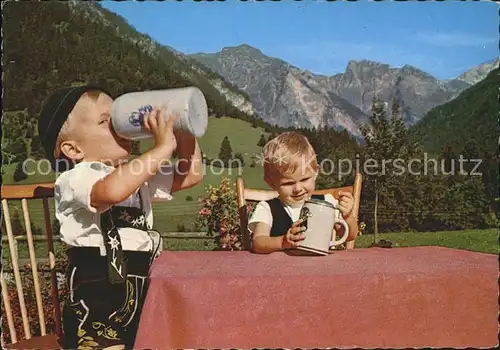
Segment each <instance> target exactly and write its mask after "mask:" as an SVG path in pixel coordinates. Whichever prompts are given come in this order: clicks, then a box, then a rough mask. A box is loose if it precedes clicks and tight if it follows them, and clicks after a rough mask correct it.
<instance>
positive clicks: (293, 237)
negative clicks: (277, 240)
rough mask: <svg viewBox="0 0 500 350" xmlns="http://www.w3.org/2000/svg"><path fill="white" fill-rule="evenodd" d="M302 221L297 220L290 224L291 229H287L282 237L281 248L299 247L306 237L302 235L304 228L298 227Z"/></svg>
mask: <svg viewBox="0 0 500 350" xmlns="http://www.w3.org/2000/svg"><path fill="white" fill-rule="evenodd" d="M303 221H304V220H302V219H299V220H297V221H295V222H294V223H293V224H292V227H290V228H289V229H288V231H287V232H286V235H285V236H283V245H282V246H283V248H284V249H288V248H296V247H298V246H299V245H300V242H301V241H303V240H304V239H305V238H306V237H305V236H304V235H303V234H302V232H304V231H305V230H306V228H305V227H304V226H300V224H302V222H303Z"/></svg>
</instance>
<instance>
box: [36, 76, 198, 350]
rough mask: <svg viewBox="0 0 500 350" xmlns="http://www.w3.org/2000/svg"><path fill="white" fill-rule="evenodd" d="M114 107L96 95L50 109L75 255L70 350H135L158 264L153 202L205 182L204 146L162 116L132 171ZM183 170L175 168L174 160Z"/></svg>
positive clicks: (81, 94)
mask: <svg viewBox="0 0 500 350" xmlns="http://www.w3.org/2000/svg"><path fill="white" fill-rule="evenodd" d="M112 102H113V99H112V98H111V97H110V95H109V94H107V93H106V92H105V91H104V90H103V89H101V88H99V87H92V86H80V87H66V88H62V89H59V90H57V91H55V92H54V93H53V94H52V95H51V96H49V98H48V99H47V101H46V102H45V103H44V106H43V108H42V111H41V114H40V119H39V125H38V130H39V135H40V136H41V138H42V142H43V146H44V148H45V151H46V153H47V157H48V159H49V160H51V162H52V166H53V168H54V170H55V171H56V172H57V173H59V171H61V170H65V171H64V172H62V173H61V174H60V175H59V176H58V177H57V179H56V182H55V188H54V197H55V215H56V217H57V219H58V220H59V222H60V234H61V238H62V241H63V242H65V243H66V244H67V246H68V249H67V256H68V271H67V281H68V287H69V300H68V301H67V303H66V305H64V309H63V325H64V347H65V348H71V349H75V348H89V347H90V348H100V349H102V348H107V347H110V348H124V347H126V348H131V347H132V346H133V344H134V339H135V335H136V331H137V327H138V320H139V316H140V313H141V308H142V304H143V301H144V297H145V293H146V288H147V276H148V270H149V266H150V264H151V262H152V260H153V259H154V258H155V257H156V256H157V255H158V252H159V251H160V250H161V248H162V247H161V245H162V242H161V238H160V236H159V234H158V232H156V231H154V230H152V227H153V214H152V201H153V200H169V199H171V194H172V193H173V192H175V191H179V190H182V189H185V188H188V187H191V186H194V185H196V184H198V183H199V182H200V181H201V179H202V174H201V169H202V168H201V154H200V150H199V147H198V143H197V141H196V139H195V138H194V137H193V136H191V135H189V134H187V133H181V132H177V131H174V130H173V123H174V121H175V117H172V118H170V119H169V120H168V121H165V118H164V115H163V113H162V112H160V111H159V110H158V109H155V110H153V111H152V112H151V113H150V114H149V115H148V116H147V117H146V118H145V125H144V127H145V129H146V130H148V131H149V132H151V133H152V135H153V137H154V141H155V144H154V147H153V148H152V149H151V150H149V151H148V152H146V153H144V154H142V155H141V156H139V157H137V158H136V159H134V160H132V161H130V162H127V159H128V157H129V156H130V151H131V142H130V141H129V140H125V139H122V138H120V137H118V136H117V135H116V134H115V132H114V131H113V128H112V124H111V121H110V108H111V104H112ZM176 150H177V152H178V155H179V160H180V162H179V165H178V166H177V167H176V169H175V170H173V169H172V166H167V165H166V164H165V163H167V162H169V161H170V159H171V157H172V154H173V152H174V151H176Z"/></svg>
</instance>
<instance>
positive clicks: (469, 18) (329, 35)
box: [101, 0, 499, 79]
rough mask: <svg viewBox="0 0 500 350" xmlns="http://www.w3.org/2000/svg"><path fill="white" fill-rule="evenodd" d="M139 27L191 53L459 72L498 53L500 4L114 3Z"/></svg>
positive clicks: (327, 67)
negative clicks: (246, 51) (244, 49)
mask: <svg viewBox="0 0 500 350" xmlns="http://www.w3.org/2000/svg"><path fill="white" fill-rule="evenodd" d="M101 5H102V6H103V7H105V8H107V9H109V10H111V11H112V12H115V13H117V14H119V15H121V16H123V17H124V18H125V19H126V20H127V21H128V23H130V24H131V25H132V26H133V27H135V28H136V29H137V30H138V31H139V32H142V33H146V34H148V35H149V36H150V37H152V38H153V39H154V40H156V41H158V42H159V43H161V44H164V45H168V46H171V47H173V48H175V49H176V50H179V51H181V52H184V53H187V54H190V53H197V52H207V53H212V52H217V51H220V50H221V49H222V48H223V47H228V46H237V45H240V44H242V43H246V44H249V45H251V46H254V47H256V48H258V49H260V50H261V51H262V52H263V53H264V54H266V55H269V56H273V57H279V58H281V59H283V60H285V61H287V62H289V63H291V64H293V65H295V66H297V67H299V68H302V69H307V70H310V71H311V72H313V73H318V74H325V75H333V74H336V73H342V72H344V71H345V68H346V66H347V63H348V62H349V60H360V59H368V60H374V61H379V62H382V63H387V64H390V65H391V66H394V67H400V66H402V65H404V64H411V65H413V66H416V67H418V68H420V69H422V70H424V71H426V72H428V73H430V74H432V75H434V76H435V77H436V78H439V79H449V78H454V77H456V76H458V75H459V74H461V73H462V72H464V71H466V70H467V69H469V68H471V67H472V66H475V65H478V64H480V63H483V62H485V61H488V60H491V59H494V58H496V57H498V55H499V54H498V50H499V49H498V47H499V40H498V37H499V34H498V31H499V21H498V15H499V12H498V9H499V7H498V4H495V3H493V2H489V1H488V2H487V1H479V2H472V1H467V2H461V1H446V2H442V3H436V2H430V1H429V2H412V3H406V2H394V1H385V2H369V1H360V2H326V1H314V0H310V1H307V0H304V1H281V2H271V1H265V2H242V1H237V0H234V1H233V0H228V1H225V2H216V1H214V2H189V1H182V2H177V1H167V2H156V1H151V2H149V1H148V2H114V1H102V2H101Z"/></svg>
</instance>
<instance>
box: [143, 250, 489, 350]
mask: <svg viewBox="0 0 500 350" xmlns="http://www.w3.org/2000/svg"><path fill="white" fill-rule="evenodd" d="M497 258H498V257H497V255H493V254H484V253H473V252H469V251H465V250H456V249H448V248H441V247H411V248H410V247H406V248H390V249H388V248H364V249H354V250H345V251H338V252H335V253H334V254H332V255H330V256H327V257H298V256H289V255H286V254H285V253H283V252H276V253H272V254H269V255H258V254H252V253H250V252H220V251H217V252H214V251H196V252H193V251H191V252H188V251H183V252H163V253H162V254H161V256H160V257H159V258H158V259H157V260H156V261H155V262H154V263H153V265H152V268H151V272H150V281H151V284H150V289H149V291H148V294H147V297H146V302H145V305H144V309H143V313H142V315H141V320H140V326H139V330H138V334H137V339H136V343H135V345H136V348H138V349H139V348H154V349H166V348H265V347H268V348H269V347H272V348H277V347H283V348H314V347H320V348H326V347H356V348H375V347H381V348H412V347H426V346H430V347H474V348H475V347H492V346H495V344H497V343H498V339H497V331H498V322H497V312H498V261H497Z"/></svg>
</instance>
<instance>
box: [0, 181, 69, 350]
mask: <svg viewBox="0 0 500 350" xmlns="http://www.w3.org/2000/svg"><path fill="white" fill-rule="evenodd" d="M53 196H54V184H53V183H44V184H35V185H4V186H2V211H3V217H4V221H5V229H6V231H7V239H8V242H9V250H10V257H11V258H10V259H11V266H12V271H13V275H14V279H15V286H16V290H17V296H18V300H19V306H20V311H21V317H20V318H21V319H20V320H19V319H17V320H15V319H14V315H13V313H12V308H11V301H10V300H9V295H8V290H7V282H6V281H5V278H4V272H3V269H4V268H5V265H6V264H2V267H3V268H2V278H1V282H2V300H3V306H4V310H3V311H4V313H3V315H4V316H5V317H6V318H7V323H8V328H9V333H10V339H11V343H10V344H2V348H4V349H61V348H62V346H61V345H60V344H59V339H61V337H62V327H61V311H60V303H59V292H58V287H57V276H56V270H55V268H56V259H55V253H54V244H53V240H52V227H51V215H50V210H49V198H52V197H53ZM34 199H41V200H42V202H43V216H44V221H45V237H46V241H47V258H48V262H49V269H50V274H51V297H52V303H53V306H54V310H53V312H54V315H53V316H54V319H55V328H56V334H47V331H46V322H45V318H46V317H47V315H44V309H43V300H42V293H41V288H40V278H39V271H38V266H37V257H36V255H35V247H34V243H33V242H34V238H40V237H34V236H33V233H32V229H31V218H30V212H29V209H28V200H34ZM10 201H20V202H21V208H22V214H23V218H24V227H25V231H26V236H19V234H20V232H12V231H13V230H12V221H11V217H10V212H9V206H8V204H9V202H10ZM15 234H16V235H17V236H14V235H15ZM42 238H43V237H42ZM19 239H26V241H27V243H28V250H29V260H30V265H31V273H32V277H33V286H34V289H35V297H36V307H37V311H38V321H39V329H40V333H41V335H40V336H32V331H31V327H30V324H29V319H28V311H27V308H26V302H25V292H24V291H23V283H22V278H21V273H20V270H19V257H18V254H17V249H16V244H17V240H19ZM17 322H22V325H23V329H24V337H23V338H22V339H20V335H19V334H17V333H16V329H15V323H17ZM17 324H19V323H17ZM4 331H6V330H4ZM2 342H3V337H2Z"/></svg>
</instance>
